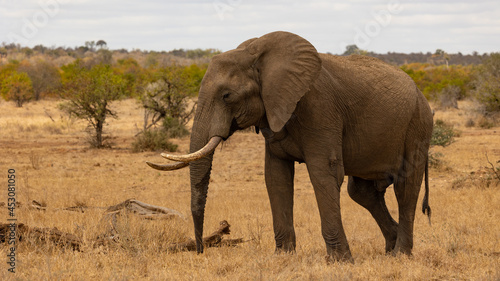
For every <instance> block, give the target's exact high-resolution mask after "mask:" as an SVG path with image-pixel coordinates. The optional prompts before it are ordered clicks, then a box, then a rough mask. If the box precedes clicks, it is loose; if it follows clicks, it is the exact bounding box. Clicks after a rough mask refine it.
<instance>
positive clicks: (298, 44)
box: [148, 32, 321, 253]
mask: <svg viewBox="0 0 500 281" xmlns="http://www.w3.org/2000/svg"><path fill="white" fill-rule="evenodd" d="M320 69H321V60H320V58H319V54H318V52H317V51H316V49H315V48H314V47H313V46H312V45H311V44H310V43H309V42H308V41H306V40H305V39H303V38H302V37H299V36H297V35H295V34H292V33H288V32H273V33H269V34H266V35H264V36H262V37H260V38H254V39H250V40H247V41H245V42H244V43H242V44H241V45H240V46H238V48H236V49H234V50H231V51H228V52H225V53H222V54H220V55H217V56H215V57H214V58H213V59H212V61H211V62H210V65H209V67H208V70H207V72H206V74H205V77H204V78H203V81H202V83H201V87H200V92H199V99H198V108H197V111H196V115H195V118H194V124H193V129H192V133H191V145H190V150H191V154H189V155H180V156H175V155H165V154H162V156H164V157H166V158H168V159H171V160H175V161H178V162H176V163H174V164H169V165H156V164H152V163H148V164H150V166H152V167H153V168H156V169H160V170H172V169H178V168H182V167H185V166H187V165H189V166H190V176H191V211H192V214H193V221H194V229H195V237H196V242H197V243H196V244H197V251H198V253H201V252H203V245H202V233H203V221H204V212H205V203H206V197H207V190H208V183H209V179H210V172H211V167H212V157H213V151H214V149H215V147H216V146H217V145H218V143H219V142H220V141H221V140H225V139H227V138H229V137H230V136H231V134H233V133H234V132H235V131H236V130H239V129H244V128H247V127H250V126H257V127H261V128H264V127H265V128H269V129H271V130H272V131H273V132H278V131H280V130H281V129H282V128H283V127H284V126H285V124H286V122H287V121H288V120H289V118H290V117H291V115H292V113H293V112H294V110H295V107H296V105H297V103H298V102H299V100H300V99H301V98H302V97H303V96H304V95H305V94H306V93H307V92H308V91H309V89H310V87H311V85H312V83H313V81H314V80H315V79H316V77H317V76H318V74H319V71H320Z"/></svg>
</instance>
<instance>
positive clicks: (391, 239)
mask: <svg viewBox="0 0 500 281" xmlns="http://www.w3.org/2000/svg"><path fill="white" fill-rule="evenodd" d="M382 232H383V231H382ZM383 233H384V236H385V252H386V253H390V252H392V251H394V248H395V247H396V241H397V238H398V225H397V224H396V225H395V226H393V227H392V231H390V232H387V233H385V232H383Z"/></svg>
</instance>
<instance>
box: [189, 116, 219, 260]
mask: <svg viewBox="0 0 500 281" xmlns="http://www.w3.org/2000/svg"><path fill="white" fill-rule="evenodd" d="M208 134H209V133H208V130H206V128H203V125H201V124H199V123H198V122H195V123H194V125H193V131H192V133H191V144H190V151H191V153H193V152H195V151H198V150H200V149H201V148H202V147H204V146H205V145H206V144H207V142H208V138H209V135H208ZM212 160H213V151H212V152H210V153H209V154H208V155H207V156H206V157H203V158H201V159H198V160H195V161H193V162H190V163H189V169H190V177H191V213H192V215H193V223H194V235H195V239H196V251H197V252H198V253H203V240H202V237H203V221H204V216H205V205H206V202H207V192H208V183H209V181H210V172H211V170H212Z"/></svg>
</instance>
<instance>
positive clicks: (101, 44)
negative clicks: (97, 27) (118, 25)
mask: <svg viewBox="0 0 500 281" xmlns="http://www.w3.org/2000/svg"><path fill="white" fill-rule="evenodd" d="M95 44H96V46H97V47H99V48H100V49H102V48H106V46H107V45H108V44H107V43H106V41H104V40H99V41H97V43H95Z"/></svg>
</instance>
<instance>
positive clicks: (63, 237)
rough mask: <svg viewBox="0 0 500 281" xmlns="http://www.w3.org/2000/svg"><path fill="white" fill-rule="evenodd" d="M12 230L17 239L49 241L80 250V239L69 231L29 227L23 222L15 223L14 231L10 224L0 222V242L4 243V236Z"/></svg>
mask: <svg viewBox="0 0 500 281" xmlns="http://www.w3.org/2000/svg"><path fill="white" fill-rule="evenodd" d="M12 232H14V233H15V234H16V239H17V240H18V241H23V240H26V239H35V240H39V241H49V242H52V243H54V244H55V245H57V246H68V247H71V248H72V249H73V250H76V251H80V250H81V246H82V240H81V239H80V238H79V237H77V236H75V235H73V234H70V233H65V232H62V231H60V230H59V229H57V228H56V227H54V228H40V227H29V226H27V225H25V224H23V223H20V224H18V225H16V229H15V231H14V230H13V229H12V225H11V224H8V223H6V224H0V242H2V243H4V242H5V241H6V237H7V236H8V235H9V234H10V233H12Z"/></svg>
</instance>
